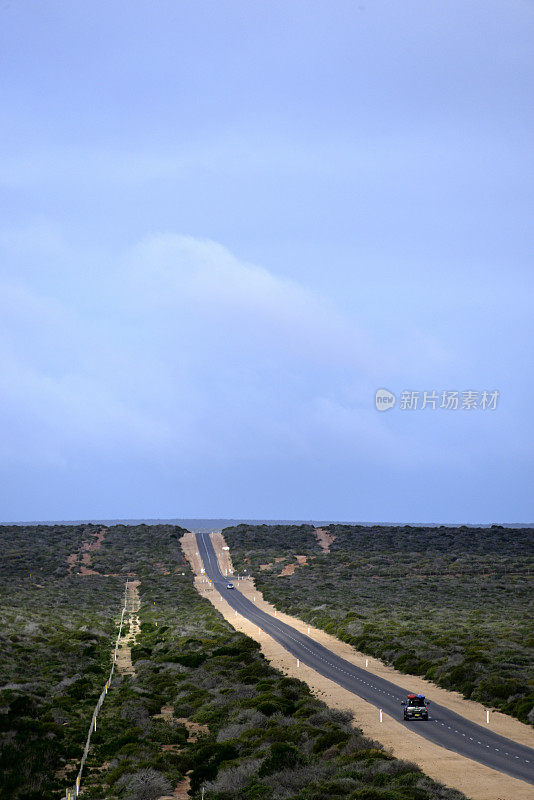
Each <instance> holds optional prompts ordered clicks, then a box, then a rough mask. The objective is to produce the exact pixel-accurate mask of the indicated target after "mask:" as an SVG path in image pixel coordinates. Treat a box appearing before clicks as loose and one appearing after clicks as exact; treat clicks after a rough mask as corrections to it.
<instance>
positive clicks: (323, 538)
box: [314, 528, 336, 553]
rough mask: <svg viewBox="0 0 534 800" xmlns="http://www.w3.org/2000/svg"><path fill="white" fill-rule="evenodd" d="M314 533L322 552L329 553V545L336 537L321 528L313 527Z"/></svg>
mask: <svg viewBox="0 0 534 800" xmlns="http://www.w3.org/2000/svg"><path fill="white" fill-rule="evenodd" d="M314 534H315V538H316V539H317V543H318V544H319V547H320V548H321V549H322V551H323V553H329V552H330V545H331V544H333V542H334V541H335V539H336V537H335V536H334V534H333V533H328V531H325V530H324V529H323V528H315V530H314Z"/></svg>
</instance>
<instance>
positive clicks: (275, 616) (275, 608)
mask: <svg viewBox="0 0 534 800" xmlns="http://www.w3.org/2000/svg"><path fill="white" fill-rule="evenodd" d="M274 616H275V617H276V608H275V609H274Z"/></svg>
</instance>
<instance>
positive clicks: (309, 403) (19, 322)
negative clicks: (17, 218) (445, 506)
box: [0, 234, 443, 463]
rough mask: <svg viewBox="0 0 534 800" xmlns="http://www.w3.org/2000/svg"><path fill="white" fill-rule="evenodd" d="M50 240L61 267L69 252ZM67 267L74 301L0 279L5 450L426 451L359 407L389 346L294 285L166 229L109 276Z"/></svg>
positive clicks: (365, 454)
mask: <svg viewBox="0 0 534 800" xmlns="http://www.w3.org/2000/svg"><path fill="white" fill-rule="evenodd" d="M4 241H5V240H4ZM9 241H10V242H11V244H12V242H13V239H11V240H9ZM44 241H45V245H46V242H47V237H46V236H45V237H44ZM54 242H55V243H54V248H55V250H57V251H61V252H62V253H63V255H62V266H61V269H62V270H65V269H68V259H69V257H70V258H72V256H71V255H69V254H70V252H71V251H70V249H69V248H68V247H67V246H66V245H65V244H64V243H62V242H61V241H60V240H54ZM0 243H1V239H0ZM34 246H35V249H36V252H38V250H39V247H40V239H39V236H37V238H36V239H35V242H34ZM30 249H31V248H30ZM34 257H35V252H33V251H32V253H31V258H32V259H34ZM65 259H66V261H65ZM80 263H81V264H82V267H81V268H80V273H83V274H81V275H80V278H79V286H80V287H83V289H85V288H86V287H90V290H91V293H90V296H89V297H87V296H86V295H85V293H84V294H83V295H81V296H80V297H76V296H74V295H72V293H70V294H69V293H67V294H65V295H64V296H62V297H59V295H60V294H61V284H60V283H58V282H57V281H56V282H55V283H54V280H51V281H50V285H51V286H55V287H56V289H57V290H58V291H57V292H56V294H58V296H54V297H45V296H43V294H42V293H39V292H37V291H36V290H35V289H34V288H31V287H30V286H29V285H26V284H21V283H20V282H15V281H14V280H11V281H6V283H5V285H4V291H3V292H2V299H3V303H4V308H3V312H2V318H3V321H4V325H5V332H4V338H3V340H2V361H3V372H2V380H3V391H2V400H1V401H0V402H1V408H2V413H3V414H4V417H5V418H9V419H13V420H16V421H17V422H16V424H14V426H13V428H12V430H11V431H10V435H9V437H8V445H7V446H6V447H7V449H6V448H4V457H5V458H7V459H9V458H16V459H20V458H23V460H31V459H32V458H34V459H36V460H39V461H43V460H44V461H45V462H46V460H47V459H52V460H53V461H57V462H61V461H62V460H64V461H65V463H68V462H69V459H71V458H78V457H79V455H80V453H83V452H90V453H95V452H98V453H100V454H102V455H103V456H105V454H111V453H114V454H117V453H121V454H122V455H123V456H124V457H125V458H126V457H136V455H137V456H140V457H143V458H145V457H148V458H150V459H160V458H163V459H171V460H175V461H181V462H182V463H186V462H187V460H188V459H205V458H211V459H219V460H224V461H227V460H231V459H239V458H244V457H250V456H251V455H252V454H254V457H256V458H258V459H261V458H262V457H273V456H283V457H286V456H287V455H291V457H301V458H310V457H313V454H314V453H315V454H317V453H319V452H322V453H324V454H325V456H326V457H334V458H335V457H336V456H337V455H340V456H342V457H344V458H347V457H349V458H355V457H360V458H363V459H370V460H374V461H387V462H388V463H392V462H395V461H396V462H398V463H403V462H404V460H405V453H406V452H408V451H410V449H411V453H412V458H417V459H424V458H425V457H427V456H428V454H429V452H431V451H433V450H435V449H436V448H434V446H433V445H432V444H430V443H429V444H427V443H425V442H424V441H419V443H417V442H414V441H413V439H414V437H413V436H412V437H410V435H408V434H406V435H404V436H401V435H399V433H398V432H394V431H393V429H392V428H391V427H390V426H389V424H388V423H387V422H386V421H385V420H384V419H383V418H381V417H380V416H379V415H377V414H376V412H374V411H373V410H372V406H371V403H372V396H373V391H374V388H375V387H376V385H377V380H378V379H379V378H381V377H383V375H384V371H385V370H387V369H391V364H389V366H388V358H389V356H388V357H386V356H384V355H383V354H382V353H381V352H380V350H379V349H378V348H377V347H375V345H374V344H373V341H372V338H371V337H370V336H369V335H368V334H367V333H366V331H365V330H363V329H362V327H361V326H360V325H359V324H358V322H357V321H355V320H353V319H351V318H349V317H348V316H347V315H345V314H343V313H341V312H340V311H339V310H338V309H337V308H336V307H335V306H334V305H333V304H332V303H331V302H329V301H328V300H327V299H325V298H324V297H322V296H320V295H319V294H318V293H316V292H314V291H312V290H310V289H308V288H307V287H305V286H302V285H300V284H299V283H297V282H295V281H292V280H288V279H286V278H283V277H279V276H276V275H274V274H273V273H271V272H269V271H268V270H266V269H264V268H262V267H259V266H256V265H254V264H250V263H245V262H243V261H240V260H239V259H238V258H236V257H235V256H234V255H233V254H232V253H231V252H229V251H228V250H227V249H226V248H224V247H223V246H222V245H220V244H218V243H216V242H213V241H210V240H198V239H194V238H192V237H188V236H179V235H176V234H158V235H153V236H150V237H147V238H145V239H144V240H143V241H141V242H140V243H139V244H138V245H136V246H134V247H133V248H131V249H130V250H129V251H128V252H126V253H125V254H124V255H123V257H122V258H121V259H120V260H119V262H118V263H116V264H115V266H114V268H113V269H112V270H111V272H109V273H104V272H103V271H102V270H101V271H100V272H99V273H94V272H91V271H90V269H89V268H88V266H87V264H88V261H87V258H86V259H85V261H84V260H83V259H81V261H80ZM78 266H79V265H78V263H74V264H71V265H70V267H71V269H72V270H75V269H76V267H78ZM50 269H51V270H53V269H54V264H53V265H52V266H51V267H50ZM41 277H43V276H41ZM53 277H54V279H55V278H57V276H56V275H54V276H53ZM44 278H45V279H46V275H45V276H44ZM41 283H42V280H41ZM58 287H59V288H58ZM417 438H418V437H417V436H415V439H417ZM442 452H443V451H442Z"/></svg>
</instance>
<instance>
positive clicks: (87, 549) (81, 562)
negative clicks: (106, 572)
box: [67, 528, 106, 575]
mask: <svg viewBox="0 0 534 800" xmlns="http://www.w3.org/2000/svg"><path fill="white" fill-rule="evenodd" d="M105 534H106V529H105V528H101V530H99V531H97V532H96V533H95V534H93V541H85V542H82V546H81V548H80V550H79V551H78V552H77V553H72V554H71V555H70V556H68V558H67V564H68V566H69V568H68V570H67V572H68V574H69V575H72V571H73V569H74V567H75V566H76V565H78V567H79V574H80V575H98V574H99V573H98V572H96V571H95V570H93V569H91V563H92V561H91V553H94V552H95V550H99V549H100V547H101V546H102V542H103V541H104V536H105Z"/></svg>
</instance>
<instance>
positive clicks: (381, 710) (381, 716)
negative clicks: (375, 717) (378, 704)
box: [380, 709, 382, 722]
mask: <svg viewBox="0 0 534 800" xmlns="http://www.w3.org/2000/svg"><path fill="white" fill-rule="evenodd" d="M380 722H382V709H380Z"/></svg>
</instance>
